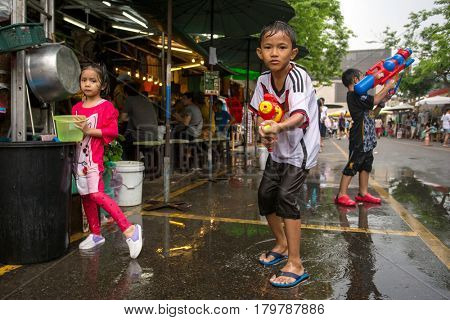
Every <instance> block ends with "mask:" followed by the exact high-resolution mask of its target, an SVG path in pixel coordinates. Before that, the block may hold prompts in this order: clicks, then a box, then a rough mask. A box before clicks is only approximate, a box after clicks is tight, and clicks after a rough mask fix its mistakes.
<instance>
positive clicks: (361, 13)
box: [340, 0, 444, 50]
mask: <svg viewBox="0 0 450 320" xmlns="http://www.w3.org/2000/svg"><path fill="white" fill-rule="evenodd" d="M340 2H341V12H342V15H343V16H344V20H345V24H346V26H347V27H348V28H350V29H351V30H352V31H353V32H354V33H355V37H353V38H351V39H349V49H350V50H357V49H375V48H382V47H383V45H382V44H380V43H372V44H368V43H366V41H381V39H382V32H383V30H384V29H385V28H386V27H387V26H389V27H390V28H391V29H393V30H397V31H398V32H403V31H404V30H405V29H404V28H403V25H405V24H406V23H407V22H408V15H409V13H410V12H413V11H414V12H417V11H419V10H422V9H431V8H433V7H434V1H433V0H376V1H375V0H341V1H340ZM433 21H434V22H437V21H440V22H442V21H444V19H443V17H440V18H438V19H434V20H433Z"/></svg>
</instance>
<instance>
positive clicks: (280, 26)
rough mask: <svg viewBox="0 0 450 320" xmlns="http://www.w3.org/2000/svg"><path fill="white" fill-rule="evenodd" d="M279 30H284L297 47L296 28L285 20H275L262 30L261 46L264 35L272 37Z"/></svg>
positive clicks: (260, 36)
mask: <svg viewBox="0 0 450 320" xmlns="http://www.w3.org/2000/svg"><path fill="white" fill-rule="evenodd" d="M277 32H283V33H284V34H285V35H287V36H288V37H289V39H291V43H292V48H293V49H294V48H297V35H296V34H295V31H294V29H292V27H291V26H290V25H288V24H287V23H286V22H283V21H275V22H273V23H271V24H269V25H267V26H265V27H264V28H263V29H262V30H261V34H260V35H259V47H260V48H261V42H262V41H263V39H264V37H271V36H273V35H275V34H276V33H277Z"/></svg>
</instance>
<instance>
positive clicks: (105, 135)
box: [72, 100, 119, 175]
mask: <svg viewBox="0 0 450 320" xmlns="http://www.w3.org/2000/svg"><path fill="white" fill-rule="evenodd" d="M72 114H73V115H84V116H86V119H87V123H88V126H89V128H94V129H100V130H101V131H102V137H101V138H95V137H91V136H85V137H84V138H83V141H81V142H79V143H78V144H77V158H76V159H77V168H76V170H77V174H78V175H86V174H87V173H88V172H91V171H98V172H103V170H104V167H103V153H104V145H105V144H109V143H110V142H111V141H113V140H114V139H115V138H117V136H118V134H119V133H118V124H117V121H118V118H119V112H118V111H117V109H116V108H114V105H113V104H112V103H111V102H109V101H107V100H102V101H100V102H99V104H97V105H96V106H95V107H92V108H84V107H83V102H82V101H80V102H78V103H77V104H76V105H74V106H73V108H72Z"/></svg>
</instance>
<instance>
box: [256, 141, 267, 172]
mask: <svg viewBox="0 0 450 320" xmlns="http://www.w3.org/2000/svg"><path fill="white" fill-rule="evenodd" d="M268 157H269V150H267V148H266V147H264V146H260V147H258V160H259V170H264V169H265V168H266V162H267V158H268Z"/></svg>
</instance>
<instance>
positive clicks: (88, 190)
mask: <svg viewBox="0 0 450 320" xmlns="http://www.w3.org/2000/svg"><path fill="white" fill-rule="evenodd" d="M80 87H81V91H82V92H83V96H84V97H83V101H80V102H78V103H77V104H76V105H75V106H73V108H72V114H73V115H75V116H77V117H76V120H77V121H78V123H77V124H76V125H77V127H79V128H80V129H81V130H82V131H83V134H84V138H83V141H81V142H80V143H77V149H76V163H75V165H74V175H75V178H76V183H77V188H78V192H79V193H80V195H81V200H82V203H83V208H84V212H85V213H86V218H87V220H88V223H89V229H90V231H91V233H90V234H89V235H88V236H87V238H86V239H84V240H83V241H82V242H81V243H80V244H79V248H80V250H90V249H93V248H95V247H97V246H100V245H101V244H103V243H104V242H105V238H104V237H103V236H102V235H101V232H100V221H99V214H98V210H99V207H101V208H103V209H104V210H105V211H106V212H107V213H108V214H109V215H110V216H111V217H112V218H113V219H114V220H115V221H116V223H117V225H118V226H119V228H120V230H121V231H122V233H123V234H124V236H125V238H126V242H127V244H128V247H129V250H130V257H131V258H133V259H134V258H137V257H138V255H139V253H140V252H141V249H142V229H141V226H140V225H138V224H136V225H132V224H130V222H129V221H128V219H127V218H126V217H125V215H124V214H123V212H122V210H121V209H120V208H119V206H118V205H117V203H116V202H114V200H112V199H111V198H110V197H109V196H107V195H106V194H105V193H104V185H103V180H102V175H103V171H104V167H103V153H104V145H105V144H108V143H110V142H111V141H113V140H114V139H115V138H116V137H117V135H118V124H117V122H118V118H119V112H118V110H117V109H116V108H114V105H113V104H112V103H111V102H110V101H107V100H105V99H102V98H101V95H104V94H106V93H107V92H108V89H109V83H108V75H107V71H106V70H105V69H104V67H102V66H100V65H98V64H90V65H88V66H87V67H85V68H83V70H82V72H81V76H80ZM82 116H84V117H82Z"/></svg>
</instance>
